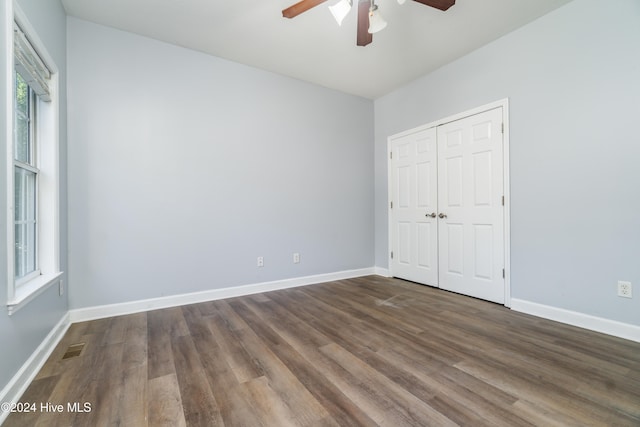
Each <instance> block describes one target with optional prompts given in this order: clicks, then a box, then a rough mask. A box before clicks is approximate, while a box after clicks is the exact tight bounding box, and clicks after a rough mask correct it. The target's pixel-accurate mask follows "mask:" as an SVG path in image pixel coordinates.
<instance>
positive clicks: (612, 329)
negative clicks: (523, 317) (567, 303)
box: [511, 298, 640, 342]
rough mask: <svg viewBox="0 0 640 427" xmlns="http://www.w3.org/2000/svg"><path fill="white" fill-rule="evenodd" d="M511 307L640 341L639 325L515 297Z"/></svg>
mask: <svg viewBox="0 0 640 427" xmlns="http://www.w3.org/2000/svg"><path fill="white" fill-rule="evenodd" d="M511 309H512V310H514V311H519V312H521V313H526V314H531V315H533V316H538V317H542V318H545V319H549V320H555V321H556V322H561V323H566V324H568V325H573V326H578V327H580V328H584V329H589V330H591V331H596V332H602V333H604V334H608V335H613V336H614V337H618V338H624V339H627V340H631V341H636V342H640V326H636V325H631V324H628V323H622V322H617V321H615V320H609V319H604V318H602V317H596V316H591V315H589V314H584V313H579V312H577V311H570V310H565V309H563V308H557V307H552V306H549V305H543V304H538V303H535V302H530V301H525V300H520V299H516V298H512V299H511Z"/></svg>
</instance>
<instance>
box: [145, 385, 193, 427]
mask: <svg viewBox="0 0 640 427" xmlns="http://www.w3.org/2000/svg"><path fill="white" fill-rule="evenodd" d="M147 407H148V413H149V426H153V427H156V426H157V427H186V425H187V421H186V420H185V418H184V412H183V410H182V398H181V396H180V386H179V385H178V378H177V377H176V375H175V374H169V375H165V376H163V377H156V378H153V379H151V380H149V399H148V401H147Z"/></svg>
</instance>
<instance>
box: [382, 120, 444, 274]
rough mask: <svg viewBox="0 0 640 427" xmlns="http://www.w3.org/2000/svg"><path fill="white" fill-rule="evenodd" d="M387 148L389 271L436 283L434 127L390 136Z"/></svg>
mask: <svg viewBox="0 0 640 427" xmlns="http://www.w3.org/2000/svg"><path fill="white" fill-rule="evenodd" d="M391 150H392V151H391V160H390V174H391V176H390V186H391V188H390V190H391V200H392V207H391V210H390V215H391V221H390V223H391V227H392V230H391V233H390V234H391V250H392V252H393V258H392V259H391V269H392V272H393V275H394V276H396V277H400V278H403V279H407V280H412V281H414V282H419V283H423V284H427V285H431V286H438V230H437V226H438V225H437V218H436V213H437V206H436V204H437V165H436V162H437V151H436V130H435V128H431V129H427V130H425V131H422V132H418V133H414V134H411V135H407V136H404V137H401V138H399V139H396V140H393V141H392V142H391Z"/></svg>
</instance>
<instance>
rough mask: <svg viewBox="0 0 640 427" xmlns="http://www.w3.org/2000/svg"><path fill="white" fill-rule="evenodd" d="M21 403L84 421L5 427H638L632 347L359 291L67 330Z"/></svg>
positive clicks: (441, 301) (386, 287)
mask: <svg viewBox="0 0 640 427" xmlns="http://www.w3.org/2000/svg"><path fill="white" fill-rule="evenodd" d="M78 342H84V343H85V347H84V349H83V350H82V352H81V353H80V354H79V355H78V356H76V357H72V358H69V359H62V356H63V355H64V353H65V351H66V349H67V347H68V346H69V345H71V344H74V343H78ZM22 400H23V401H24V400H33V401H35V403H37V404H38V405H40V404H41V403H44V404H46V403H47V402H49V403H52V404H61V403H62V404H64V405H66V404H67V403H68V402H70V403H74V402H77V403H78V404H83V403H85V402H86V403H89V404H90V408H91V411H90V412H79V411H70V410H67V409H68V408H67V407H65V410H64V411H62V412H51V411H49V412H47V411H38V412H37V413H23V414H20V413H14V414H11V415H10V416H9V417H8V418H7V420H6V422H5V424H4V425H5V426H7V427H15V426H46V427H57V426H61V427H63V426H64V427H66V426H79V427H82V426H96V425H122V426H135V427H144V426H147V425H148V426H169V425H171V426H179V427H180V426H185V427H186V426H201V425H202V426H215V425H220V426H222V425H224V426H252V427H253V426H265V427H267V426H268V427H270V426H313V427H320V426H330V427H336V426H378V425H379V426H393V427H397V426H404V425H415V426H425V425H434V426H435V425H437V426H441V425H471V426H474V427H475V426H491V427H496V426H505V427H529V426H587V425H588V426H640V343H637V342H631V341H627V340H623V339H619V338H616V337H611V336H607V335H603V334H598V333H595V332H592V331H587V330H584V329H580V328H576V327H574V326H570V325H563V324H559V323H556V322H551V321H547V320H544V319H541V318H537V317H533V316H530V315H526V314H522V313H516V312H512V311H510V310H509V309H507V308H505V307H502V306H500V305H497V304H493V303H489V302H486V301H481V300H477V299H474V298H467V297H464V296H461V295H457V294H454V293H451V292H445V291H442V290H439V289H436V288H431V287H427V286H420V285H416V284H414V283H410V282H405V281H402V280H397V279H390V278H384V277H380V276H368V277H359V278H354V279H348V280H339V281H335V282H327V283H323V284H318V285H313V286H305V287H299V288H293V289H285V290H280V291H274V292H267V293H262V294H256V295H250V296H246V297H238V298H230V299H227V300H218V301H209V302H204V303H199V304H192V305H186V306H182V307H172V308H168V309H163V310H154V311H149V312H146V313H137V314H132V315H127V316H118V317H113V318H106V319H98V320H93V321H89V322H82V323H77V324H73V325H71V327H70V328H69V329H68V331H67V333H66V334H65V336H64V337H63V338H62V339H61V340H60V342H59V343H58V345H57V346H56V348H55V349H54V350H53V352H52V353H51V356H50V358H49V360H48V361H47V363H46V364H45V365H44V366H43V367H42V369H41V370H40V372H39V373H37V375H36V376H35V380H34V381H33V382H32V384H31V385H30V386H29V387H28V388H27V391H26V392H25V394H24V396H23V398H22ZM76 408H77V409H78V408H80V407H79V406H76Z"/></svg>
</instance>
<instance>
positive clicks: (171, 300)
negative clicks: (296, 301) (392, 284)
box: [69, 267, 376, 323]
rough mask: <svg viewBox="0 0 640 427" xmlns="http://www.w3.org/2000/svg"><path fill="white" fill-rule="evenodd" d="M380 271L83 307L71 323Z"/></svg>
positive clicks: (264, 283) (282, 281) (354, 272)
mask: <svg viewBox="0 0 640 427" xmlns="http://www.w3.org/2000/svg"><path fill="white" fill-rule="evenodd" d="M375 270H376V269H375V268H373V267H371V268H362V269H358V270H346V271H339V272H335V273H327V274H318V275H314V276H304V277H296V278H292V279H284V280H276V281H273V282H262V283H255V284H251V285H244V286H235V287H231V288H222V289H211V290H208V291H202V292H193V293H188V294H180V295H172V296H166V297H159V298H151V299H145V300H138V301H131V302H124V303H120V304H109V305H101V306H95V307H87V308H79V309H75V310H70V311H69V317H70V320H71V323H76V322H84V321H87V320H95V319H102V318H105V317H112V316H121V315H125V314H133V313H140V312H143V311H149V310H157V309H160V308H168V307H176V306H180V305H185V304H195V303H199V302H205V301H213V300H218V299H224V298H233V297H240V296H245V295H252V294H258V293H261V292H269V291H276V290H279V289H287V288H294V287H297V286H306V285H313V284H316V283H323V282H331V281H334V280H343V279H351V278H354V277H361V276H368V275H372V274H376V271H375Z"/></svg>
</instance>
